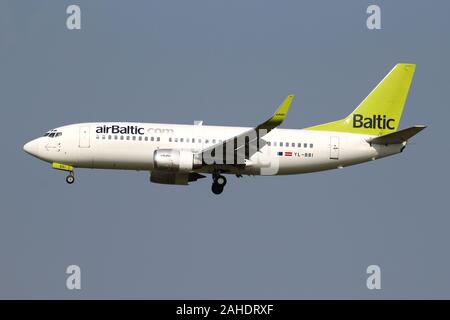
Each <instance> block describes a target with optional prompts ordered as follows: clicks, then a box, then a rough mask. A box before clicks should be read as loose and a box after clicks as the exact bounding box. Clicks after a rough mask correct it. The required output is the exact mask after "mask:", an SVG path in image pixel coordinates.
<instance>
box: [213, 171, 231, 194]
mask: <svg viewBox="0 0 450 320" xmlns="http://www.w3.org/2000/svg"><path fill="white" fill-rule="evenodd" d="M226 184H227V179H226V178H225V177H224V176H222V175H220V174H218V173H213V184H212V186H211V190H212V192H213V193H214V194H221V193H222V191H223V188H224V187H225V185H226Z"/></svg>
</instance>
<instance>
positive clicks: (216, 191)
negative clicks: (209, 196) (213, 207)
mask: <svg viewBox="0 0 450 320" xmlns="http://www.w3.org/2000/svg"><path fill="white" fill-rule="evenodd" d="M211 191H212V192H213V193H214V194H221V193H222V191H223V185H220V184H217V183H213V184H212V186H211Z"/></svg>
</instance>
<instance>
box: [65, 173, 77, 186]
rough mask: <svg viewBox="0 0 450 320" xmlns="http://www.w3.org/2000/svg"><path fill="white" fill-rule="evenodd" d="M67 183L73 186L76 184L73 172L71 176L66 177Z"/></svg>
mask: <svg viewBox="0 0 450 320" xmlns="http://www.w3.org/2000/svg"><path fill="white" fill-rule="evenodd" d="M66 182H67V183H68V184H72V183H74V182H75V176H74V175H73V172H70V174H69V175H68V176H67V177H66Z"/></svg>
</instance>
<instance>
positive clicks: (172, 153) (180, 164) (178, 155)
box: [153, 149, 201, 172]
mask: <svg viewBox="0 0 450 320" xmlns="http://www.w3.org/2000/svg"><path fill="white" fill-rule="evenodd" d="M199 165H201V160H200V159H196V157H195V156H194V154H193V153H192V152H191V151H188V150H176V149H158V150H155V152H154V154H153V166H154V168H155V170H161V171H170V172H189V171H192V169H194V168H196V167H198V166H199Z"/></svg>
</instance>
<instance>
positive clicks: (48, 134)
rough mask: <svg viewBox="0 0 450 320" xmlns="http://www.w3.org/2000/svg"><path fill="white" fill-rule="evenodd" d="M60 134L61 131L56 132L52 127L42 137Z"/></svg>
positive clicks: (53, 136) (52, 136)
mask: <svg viewBox="0 0 450 320" xmlns="http://www.w3.org/2000/svg"><path fill="white" fill-rule="evenodd" d="M60 136H62V132H58V130H56V129H52V130H50V131H48V132H46V133H45V134H44V137H49V138H55V137H60Z"/></svg>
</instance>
